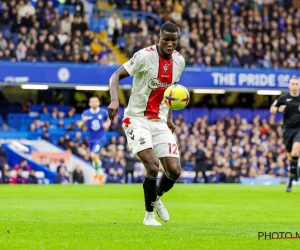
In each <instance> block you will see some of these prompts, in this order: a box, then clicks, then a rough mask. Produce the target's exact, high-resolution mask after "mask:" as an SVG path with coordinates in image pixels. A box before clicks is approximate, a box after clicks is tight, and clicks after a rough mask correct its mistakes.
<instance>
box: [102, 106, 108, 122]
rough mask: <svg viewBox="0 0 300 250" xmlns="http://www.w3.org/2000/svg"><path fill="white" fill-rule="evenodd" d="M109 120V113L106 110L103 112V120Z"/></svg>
mask: <svg viewBox="0 0 300 250" xmlns="http://www.w3.org/2000/svg"><path fill="white" fill-rule="evenodd" d="M107 118H108V112H107V110H106V109H104V110H103V120H105V121H106V120H107Z"/></svg>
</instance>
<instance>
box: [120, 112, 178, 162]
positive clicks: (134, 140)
mask: <svg viewBox="0 0 300 250" xmlns="http://www.w3.org/2000/svg"><path fill="white" fill-rule="evenodd" d="M122 126H123V129H124V131H125V134H126V137H127V141H128V145H129V147H130V149H131V151H132V153H133V154H134V155H137V153H139V152H141V151H143V150H145V149H148V148H152V149H153V150H154V152H155V153H156V156H157V157H158V158H162V157H176V158H179V153H178V147H177V143H176V138H175V135H173V134H172V132H171V130H170V129H169V128H168V126H167V123H166V122H163V121H160V120H154V119H153V120H148V118H147V117H126V118H124V119H123V124H122Z"/></svg>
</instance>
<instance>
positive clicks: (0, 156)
mask: <svg viewBox="0 0 300 250" xmlns="http://www.w3.org/2000/svg"><path fill="white" fill-rule="evenodd" d="M6 163H7V154H6V150H5V149H4V148H3V146H2V141H1V140H0V171H1V175H2V182H3V183H5V180H4V179H5V165H6Z"/></svg>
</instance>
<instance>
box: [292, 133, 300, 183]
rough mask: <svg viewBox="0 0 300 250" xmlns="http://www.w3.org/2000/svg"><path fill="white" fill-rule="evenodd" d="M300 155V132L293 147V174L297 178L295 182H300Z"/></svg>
mask: <svg viewBox="0 0 300 250" xmlns="http://www.w3.org/2000/svg"><path fill="white" fill-rule="evenodd" d="M299 154H300V132H298V133H297V134H296V136H295V137H294V139H293V147H292V152H291V156H292V160H291V174H293V175H294V176H295V180H296V181H298V178H299V170H298V161H299Z"/></svg>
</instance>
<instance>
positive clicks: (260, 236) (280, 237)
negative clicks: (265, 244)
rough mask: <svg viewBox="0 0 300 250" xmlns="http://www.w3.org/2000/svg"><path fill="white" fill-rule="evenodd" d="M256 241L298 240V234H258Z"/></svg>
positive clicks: (299, 235) (299, 237)
mask: <svg viewBox="0 0 300 250" xmlns="http://www.w3.org/2000/svg"><path fill="white" fill-rule="evenodd" d="M257 238H258V240H285V239H300V234H299V233H298V232H295V233H292V232H258V233H257Z"/></svg>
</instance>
